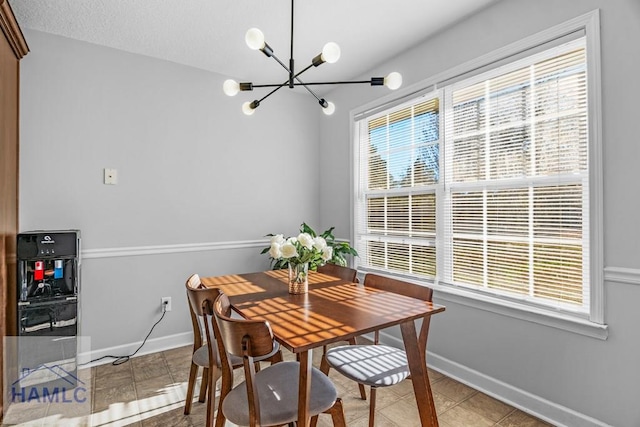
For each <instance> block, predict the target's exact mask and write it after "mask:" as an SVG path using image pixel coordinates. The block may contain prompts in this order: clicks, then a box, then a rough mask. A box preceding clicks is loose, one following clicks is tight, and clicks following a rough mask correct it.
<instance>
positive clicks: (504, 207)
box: [355, 36, 590, 314]
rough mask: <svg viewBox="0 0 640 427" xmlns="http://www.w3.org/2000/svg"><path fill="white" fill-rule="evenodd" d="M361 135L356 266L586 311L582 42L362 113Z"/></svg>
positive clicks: (586, 175)
mask: <svg viewBox="0 0 640 427" xmlns="http://www.w3.org/2000/svg"><path fill="white" fill-rule="evenodd" d="M356 134H357V137H356V142H357V156H356V157H357V163H356V170H357V171H358V175H357V180H358V182H357V201H356V206H355V232H356V245H357V249H358V252H359V254H360V257H359V259H358V260H357V261H358V267H359V268H363V269H365V270H366V269H372V270H385V271H389V272H391V273H400V274H404V275H409V276H415V277H420V278H428V279H433V280H434V281H437V282H439V283H441V284H444V285H454V286H458V287H462V288H466V289H468V290H470V291H473V292H484V293H488V294H491V295H493V296H498V297H500V298H505V299H507V300H509V299H513V300H518V301H520V302H525V303H531V304H534V305H538V306H546V307H550V306H552V307H554V309H556V310H557V309H560V310H566V311H569V312H573V313H578V314H588V313H589V303H590V298H589V289H590V277H589V252H590V248H589V240H590V239H589V218H590V215H589V172H590V171H589V159H588V153H589V129H588V102H587V64H586V42H585V37H584V36H583V37H581V38H578V39H576V40H573V41H571V42H569V43H564V44H562V45H560V46H555V47H553V48H552V49H549V50H546V51H543V52H539V53H536V54H535V55H532V56H529V57H525V58H522V59H519V60H517V61H514V62H512V63H509V64H507V65H501V66H499V67H497V68H495V69H493V70H491V71H489V72H485V73H483V74H480V75H475V76H473V77H471V78H468V79H465V80H459V81H457V82H455V83H453V84H450V85H448V86H446V87H443V88H441V89H440V90H439V91H438V92H435V93H432V94H429V95H422V96H420V97H418V98H416V99H414V100H411V101H409V102H407V103H405V104H402V105H398V106H393V107H391V108H390V109H389V110H386V111H382V112H380V113H377V114H376V115H373V116H370V117H365V118H362V119H360V120H358V121H357V122H356ZM437 214H438V215H437ZM436 230H438V234H437V235H436ZM436 242H437V244H436ZM436 266H438V267H439V269H437V268H436Z"/></svg>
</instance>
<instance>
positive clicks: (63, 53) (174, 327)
mask: <svg viewBox="0 0 640 427" xmlns="http://www.w3.org/2000/svg"><path fill="white" fill-rule="evenodd" d="M25 36H26V39H27V41H28V43H29V46H30V49H31V52H30V53H29V55H27V57H25V59H24V61H23V62H22V63H21V79H22V81H21V110H20V119H21V135H20V136H21V151H20V159H21V160H20V229H21V230H22V231H25V230H30V229H65V228H79V229H80V230H81V232H82V237H83V249H84V252H83V253H84V254H85V255H86V256H85V259H84V261H83V266H82V267H83V269H82V292H81V305H82V322H81V331H82V334H83V335H86V336H90V337H91V340H92V347H93V349H94V350H97V351H98V353H97V354H99V355H101V354H104V353H105V352H106V350H107V349H110V350H112V353H113V352H115V353H116V354H122V353H123V352H126V351H128V350H129V349H135V347H137V345H135V346H133V345H131V343H138V342H139V341H141V340H142V339H143V338H144V336H145V335H146V333H147V332H148V330H149V328H150V327H151V325H152V324H153V322H154V321H155V320H156V319H157V318H158V317H159V314H160V298H161V297H163V296H171V297H172V298H173V311H172V312H171V313H168V314H167V316H166V317H165V319H164V320H163V322H162V323H161V324H160V325H158V327H157V328H156V330H155V331H154V333H153V335H152V337H151V338H152V340H153V339H154V338H158V339H161V341H162V338H163V337H164V341H162V342H161V343H160V344H157V345H159V346H160V347H162V346H167V345H173V344H175V342H173V341H172V339H171V337H172V336H173V335H175V334H182V335H181V336H180V337H179V338H180V339H183V340H188V332H189V331H190V328H191V326H190V321H189V317H188V314H187V305H186V301H185V291H184V282H185V280H186V278H187V277H188V275H189V274H191V273H193V272H197V273H200V274H201V275H213V274H225V273H239V272H248V271H257V270H264V269H266V268H267V259H266V257H265V256H259V255H258V254H259V252H260V249H261V247H262V246H265V244H262V243H260V242H259V241H260V240H262V239H264V235H265V234H267V233H270V232H282V233H287V234H292V233H294V232H297V230H298V227H299V225H300V224H301V223H302V222H303V221H307V222H309V223H310V224H316V223H317V220H318V216H319V214H318V192H319V183H318V179H317V177H318V174H319V164H318V162H317V157H318V155H319V145H318V138H319V137H318V134H319V121H318V115H319V114H320V115H321V113H320V112H319V110H318V106H317V103H316V102H315V100H313V99H311V100H310V99H309V97H308V95H307V96H301V95H296V94H293V93H290V92H287V91H281V92H279V93H278V94H276V95H274V96H273V97H271V98H269V99H268V100H267V101H265V102H264V103H263V105H262V106H261V107H260V109H259V110H258V111H257V112H256V113H255V114H254V115H253V116H251V117H246V116H245V115H244V114H242V112H241V110H240V106H241V105H242V102H244V101H246V100H248V99H249V97H246V99H242V96H241V95H238V96H236V97H234V98H229V97H227V96H225V95H224V94H223V92H222V82H223V81H224V79H225V77H224V76H221V75H217V74H213V73H210V72H206V71H203V70H199V69H195V68H190V67H185V66H181V65H178V64H174V63H171V62H166V61H159V60H156V59H152V58H148V57H144V56H140V55H133V54H129V53H125V52H122V51H118V50H115V49H109V48H104V47H100V46H96V45H92V44H89V43H84V42H78V41H74V40H70V39H66V38H62V37H58V36H53V35H49V34H45V33H40V32H35V31H26V32H25ZM312 101H313V102H312ZM103 168H116V169H118V173H119V184H118V185H115V186H109V185H104V184H103V183H102V170H103ZM256 241H258V242H257V243H256ZM203 243H206V244H209V246H208V247H207V250H206V251H199V250H198V249H199V246H198V244H203ZM166 245H173V246H170V247H169V248H166V247H165V246H166ZM176 245H183V246H184V247H183V246H176ZM128 248H137V249H136V251H134V252H135V256H130V254H128V253H127V249H128ZM159 250H160V252H162V251H165V252H167V253H160V254H156V252H158V251H159ZM183 250H191V251H193V252H182V251H183ZM126 255H129V256H126ZM152 348H153V346H151V347H145V350H147V349H152ZM143 351H144V350H143Z"/></svg>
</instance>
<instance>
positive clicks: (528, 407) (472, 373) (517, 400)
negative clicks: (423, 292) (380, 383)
mask: <svg viewBox="0 0 640 427" xmlns="http://www.w3.org/2000/svg"><path fill="white" fill-rule="evenodd" d="M380 341H381V342H384V343H386V344H388V345H392V346H395V347H400V348H402V347H403V343H402V340H401V339H399V338H397V337H394V336H392V335H389V334H387V333H384V332H381V333H380ZM427 364H428V365H429V368H431V369H433V370H435V371H438V372H440V373H442V374H444V375H446V376H448V377H450V378H453V379H454V380H456V381H459V382H461V383H463V384H466V385H468V386H469V387H472V388H474V389H476V390H478V391H481V392H482V393H484V394H486V395H489V396H491V397H494V398H496V399H498V400H500V401H502V402H504V403H507V404H509V405H511V406H513V407H515V408H518V409H520V410H521V411H523V412H526V413H528V414H530V415H533V416H534V417H537V418H539V419H541V420H544V421H546V422H548V423H551V424H552V425H554V426H557V427H571V426H581V427H611V426H610V425H609V424H606V423H603V422H602V421H599V420H597V419H595V418H592V417H589V416H587V415H584V414H581V413H579V412H576V411H574V410H572V409H570V408H567V407H564V406H562V405H559V404H557V403H554V402H551V401H549V400H546V399H544V398H542V397H540V396H537V395H534V394H532V393H529V392H527V391H525V390H522V389H519V388H517V387H514V386H512V385H510V384H507V383H505V382H502V381H500V380H497V379H495V378H493V377H490V376H488V375H485V374H483V373H482V372H478V371H476V370H473V369H471V368H468V367H466V366H464V365H461V364H459V363H457V362H454V361H452V360H449V359H447V358H445V357H442V356H440V355H438V354H435V353H433V352H430V351H427Z"/></svg>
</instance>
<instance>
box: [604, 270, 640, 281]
mask: <svg viewBox="0 0 640 427" xmlns="http://www.w3.org/2000/svg"><path fill="white" fill-rule="evenodd" d="M604 280H605V281H606V282H617V283H626V284H630V285H640V269H637V268H625V267H605V268H604Z"/></svg>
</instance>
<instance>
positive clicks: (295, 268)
mask: <svg viewBox="0 0 640 427" xmlns="http://www.w3.org/2000/svg"><path fill="white" fill-rule="evenodd" d="M308 291H309V263H308V262H304V263H302V264H295V263H292V262H290V263H289V293H290V294H306V293H307V292H308Z"/></svg>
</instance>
